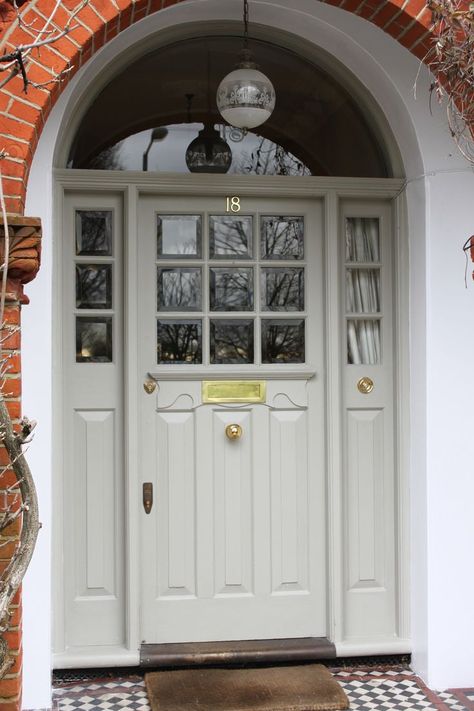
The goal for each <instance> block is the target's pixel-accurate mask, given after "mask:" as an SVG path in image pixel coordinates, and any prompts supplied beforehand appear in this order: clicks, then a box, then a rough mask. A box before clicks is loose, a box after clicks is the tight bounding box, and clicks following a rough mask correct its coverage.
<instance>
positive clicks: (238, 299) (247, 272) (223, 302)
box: [209, 267, 253, 311]
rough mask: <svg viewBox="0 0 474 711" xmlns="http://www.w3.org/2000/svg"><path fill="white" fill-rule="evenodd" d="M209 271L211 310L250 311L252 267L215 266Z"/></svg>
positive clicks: (251, 307) (251, 301)
mask: <svg viewBox="0 0 474 711" xmlns="http://www.w3.org/2000/svg"><path fill="white" fill-rule="evenodd" d="M209 272H210V284H209V290H210V306H211V311H252V309H253V269H252V268H251V267H242V268H234V267H215V268H211V269H210V270H209Z"/></svg>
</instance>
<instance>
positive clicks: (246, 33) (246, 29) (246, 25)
mask: <svg viewBox="0 0 474 711" xmlns="http://www.w3.org/2000/svg"><path fill="white" fill-rule="evenodd" d="M248 43H249V3H248V0H244V47H245V49H247V47H248Z"/></svg>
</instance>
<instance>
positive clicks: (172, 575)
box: [137, 194, 326, 643]
mask: <svg viewBox="0 0 474 711" xmlns="http://www.w3.org/2000/svg"><path fill="white" fill-rule="evenodd" d="M232 208H233V209H234V210H235V211H232ZM227 210H229V211H228V212H227ZM138 213H139V218H138V240H139V260H138V269H139V272H138V273H139V293H138V311H137V319H138V329H139V349H140V355H139V370H138V374H137V376H138V384H137V385H138V390H139V392H140V394H139V422H138V428H139V432H140V438H139V442H140V452H139V472H140V479H141V481H140V485H142V484H144V483H149V484H151V485H152V486H153V507H152V509H151V511H150V513H146V512H145V510H144V508H143V506H142V503H141V501H140V520H141V535H142V540H141V551H142V561H141V569H142V575H143V579H142V591H143V592H142V606H141V637H142V640H143V641H144V642H147V643H160V642H191V641H218V640H236V639H259V638H260V639H268V638H284V637H308V636H316V637H319V636H325V635H326V598H325V591H326V568H325V558H326V545H325V505H324V502H325V489H324V481H325V475H324V470H325V451H324V398H325V388H324V382H325V377H324V372H323V363H324V356H323V354H324V348H323V345H324V344H323V338H324V334H323V275H322V241H323V240H322V230H323V213H322V204H321V202H320V201H319V200H317V199H312V200H309V199H307V200H306V199H305V200H296V199H272V198H269V197H261V198H260V197H255V196H254V197H245V196H244V197H241V198H240V200H234V202H232V201H227V200H226V197H224V196H222V197H209V196H208V197H205V196H203V197H195V196H194V197H189V196H187V197H185V196H183V197H174V198H171V197H160V196H156V195H151V194H150V195H143V196H142V197H141V198H140V203H139V210H138ZM147 380H148V381H150V382H151V383H155V382H156V385H157V387H156V389H155V391H154V392H153V393H151V394H149V393H147V392H146V391H145V389H144V388H143V387H142V384H143V383H144V382H145V381H147ZM207 381H211V382H213V383H215V382H220V381H224V382H226V381H231V382H233V383H234V386H236V387H237V388H238V386H237V385H236V383H238V382H239V381H245V382H246V383H247V381H259V383H260V385H263V386H264V387H265V388H266V392H265V396H264V398H263V401H262V402H248V401H245V397H244V401H243V402H231V401H229V398H228V397H227V401H225V402H222V403H212V402H206V401H205V398H204V397H203V392H204V390H203V387H205V386H203V383H204V382H207ZM220 384H222V383H220ZM230 424H237V425H239V426H240V427H241V430H242V434H241V436H240V437H239V438H238V439H235V440H231V439H229V438H228V437H227V436H226V427H227V426H228V425H230ZM140 498H141V494H140Z"/></svg>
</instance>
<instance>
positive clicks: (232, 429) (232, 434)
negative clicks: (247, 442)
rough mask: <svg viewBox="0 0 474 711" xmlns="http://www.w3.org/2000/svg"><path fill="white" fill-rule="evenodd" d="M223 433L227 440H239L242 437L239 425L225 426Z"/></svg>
mask: <svg viewBox="0 0 474 711" xmlns="http://www.w3.org/2000/svg"><path fill="white" fill-rule="evenodd" d="M225 433H226V435H227V437H228V438H229V439H232V440H234V439H239V437H241V436H242V427H241V426H240V425H227V427H226V428H225Z"/></svg>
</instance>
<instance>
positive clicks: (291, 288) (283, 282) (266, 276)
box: [261, 267, 304, 311]
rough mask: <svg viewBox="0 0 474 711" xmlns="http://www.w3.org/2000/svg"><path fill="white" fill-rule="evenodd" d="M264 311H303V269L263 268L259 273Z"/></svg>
mask: <svg viewBox="0 0 474 711" xmlns="http://www.w3.org/2000/svg"><path fill="white" fill-rule="evenodd" d="M261 285H262V309H263V310H264V311H304V269H303V268H302V267H297V268H288V269H284V268H276V269H267V268H263V269H262V272H261Z"/></svg>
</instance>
